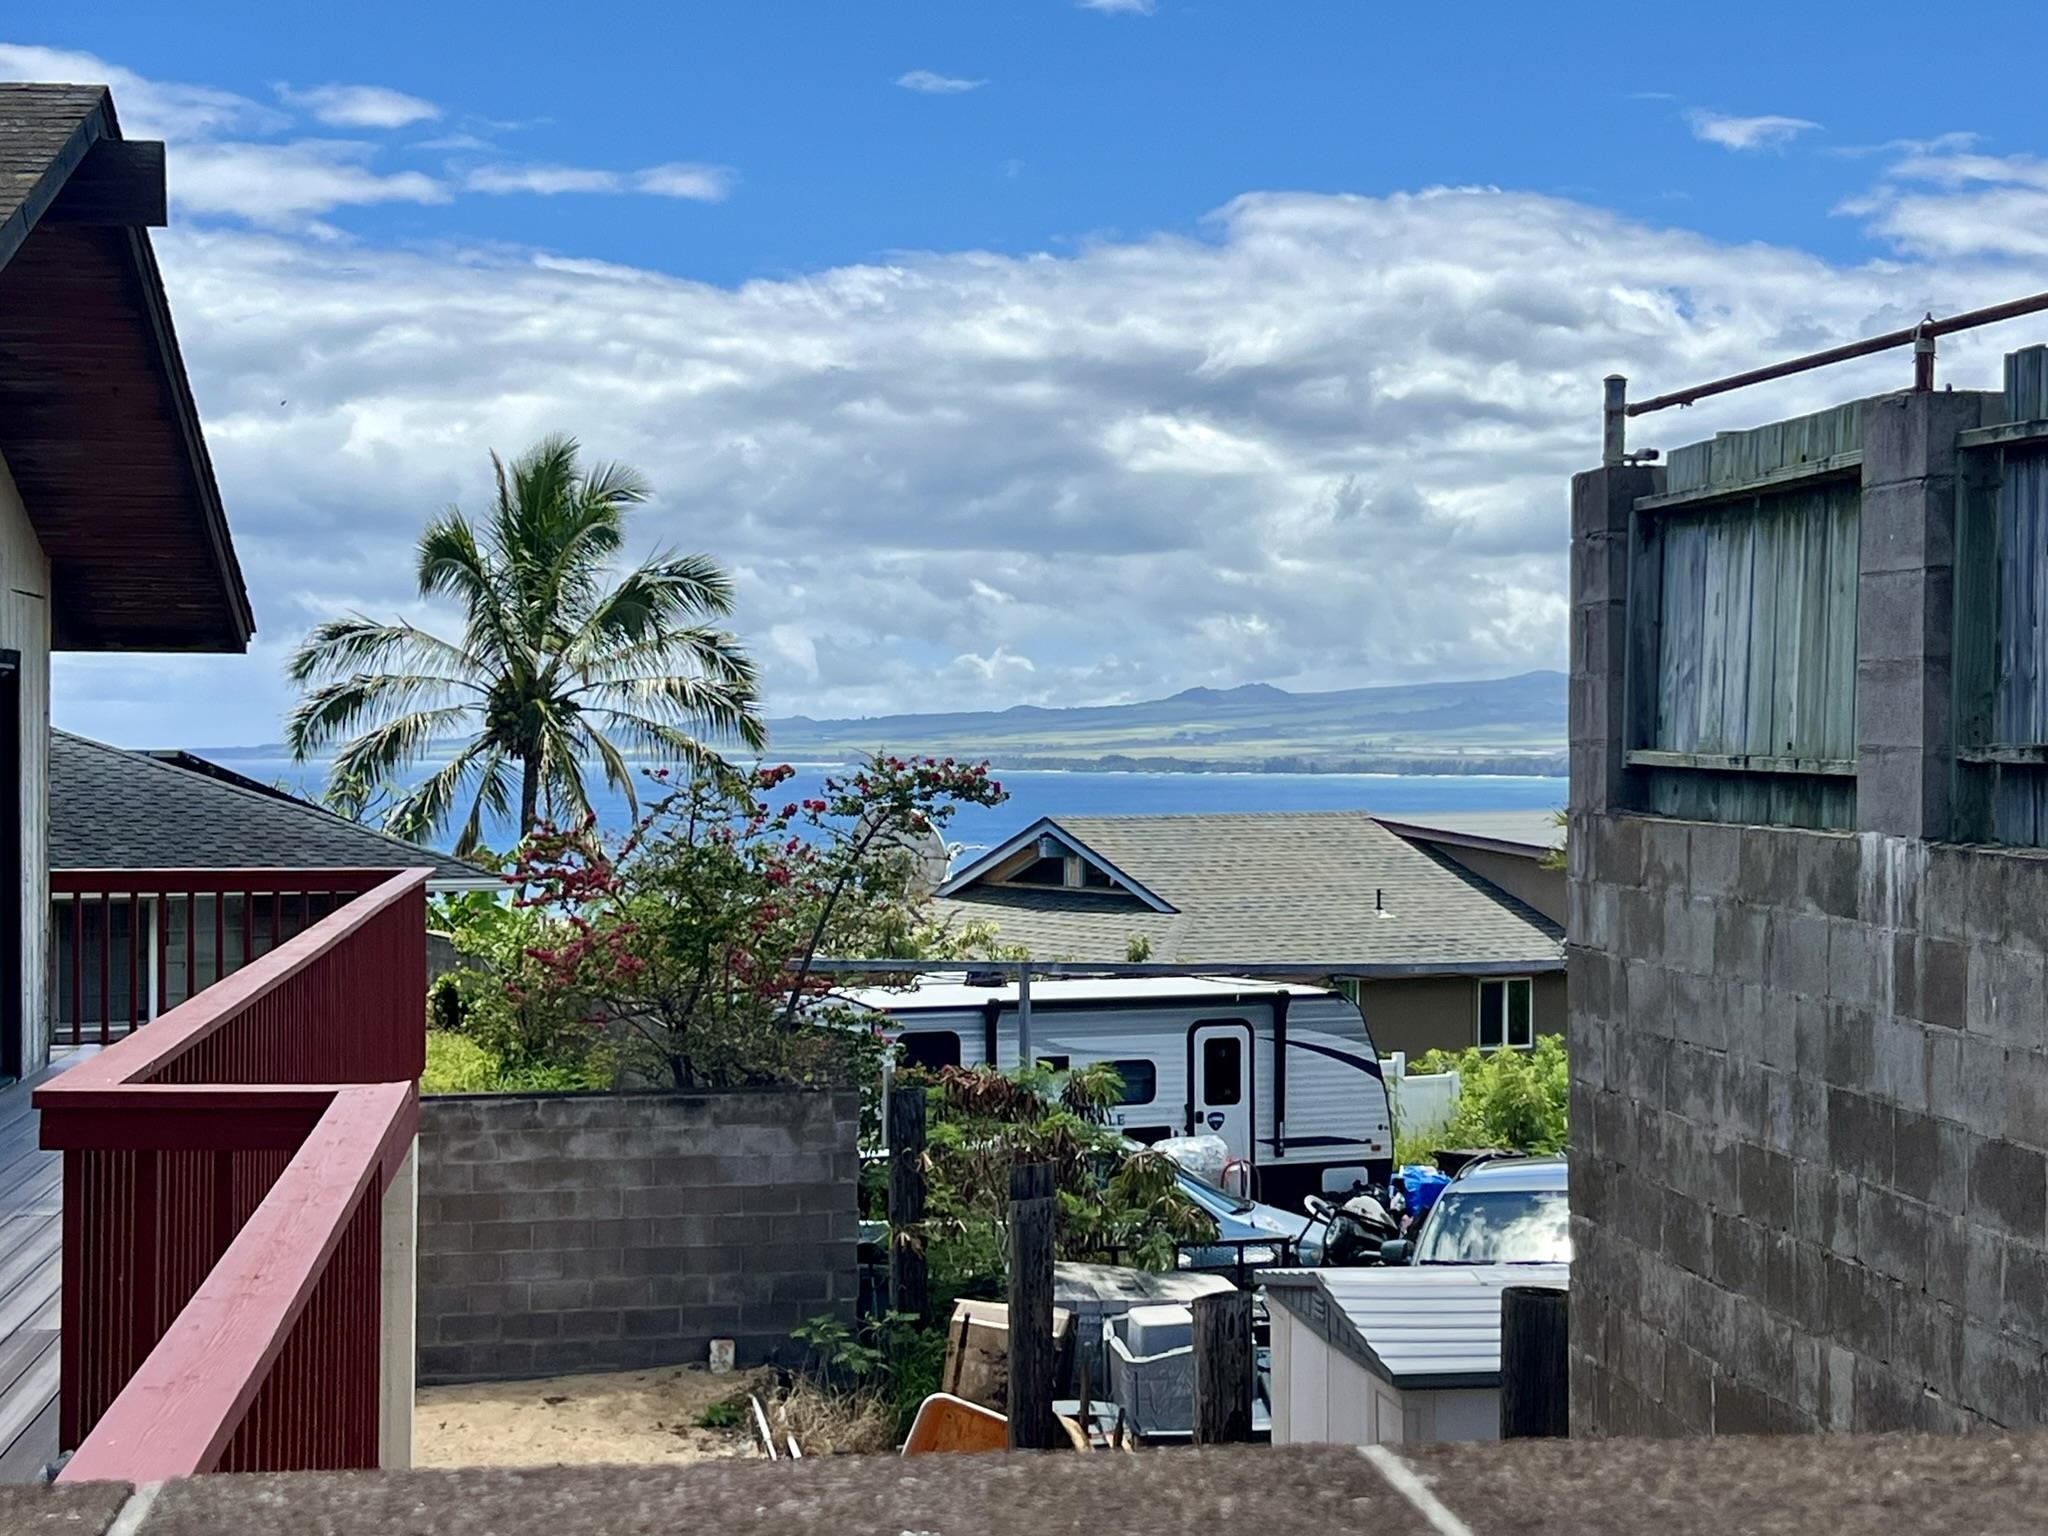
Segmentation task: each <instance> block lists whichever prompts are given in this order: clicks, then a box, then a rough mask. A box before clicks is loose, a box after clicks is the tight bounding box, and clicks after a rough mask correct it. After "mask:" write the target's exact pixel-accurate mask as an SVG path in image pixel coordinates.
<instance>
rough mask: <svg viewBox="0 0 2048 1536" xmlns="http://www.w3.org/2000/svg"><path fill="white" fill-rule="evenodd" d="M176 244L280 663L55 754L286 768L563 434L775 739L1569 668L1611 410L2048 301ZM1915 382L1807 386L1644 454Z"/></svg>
mask: <svg viewBox="0 0 2048 1536" xmlns="http://www.w3.org/2000/svg"><path fill="white" fill-rule="evenodd" d="M1927 190H1928V191H1930V192H1938V191H1939V190H1940V189H1939V188H1938V187H1937V186H1935V185H1934V184H1932V183H1930V184H1928V186H1927ZM1972 190H1979V191H1981V190H2000V189H1998V188H1985V187H1983V186H1981V185H1978V186H1973V187H1966V188H1965V189H1964V191H1963V192H1961V193H1958V194H1955V195H1956V196H1959V197H1964V196H1968V195H1969V194H1970V192H1971V191H1972ZM2016 190H2026V189H2024V188H2020V189H2016ZM2035 227H2039V228H2048V220H2042V221H2037V224H2036V226H2035ZM159 248H160V250H161V252H162V258H163V263H164V266H165V271H166V279H167V282H168V284H169V288H170V293H171V297H172V303H173V306H174V308H175V311H176V314H177V319H178V325H179V333H180V336H181V339H182V340H183V343H184V350H185V354H186V358H187V361H188V363H189V365H190V367H191V370H192V374H193V380H194V388H195V391H196V393H197V396H198V399H199V401H200V405H201V408H202V410H203V412H204V414H205V418H206V423H207V430H208V439H209V443H210V445H211V447H212V451H213V456H214V460H215V463H216V465H217V466H218V468H219V472H220V475H221V480H222V486H223V491H224V494H225V497H226V501H227V506H228V509H229V515H230V517H231V519H232V522H233V525H234V529H235V536H236V543H237V547H238V548H239V550H240V552H241V556H242V560H243V563H244V566H245V569H246V570H247V572H248V575H249V579H250V583H251V589H252V594H253V597H254V600H255V603H256V607H257V613H258V619H259V622H260V624H261V626H262V630H261V636H260V642H259V653H258V655H257V656H256V657H255V658H253V659H251V660H220V661H209V662H202V661H181V662H179V663H177V664H176V667H175V668H171V669H168V670H165V671H164V672H163V673H162V677H163V678H164V679H165V681H164V682H163V683H162V685H161V687H158V688H155V689H153V690H149V691H138V690H136V689H135V688H134V687H133V680H134V676H135V674H134V672H133V669H132V667H131V666H129V665H128V664H126V663H122V664H120V665H119V666H112V665H109V666H105V667H102V666H101V664H100V663H98V662H96V661H93V660H92V659H90V658H79V659H75V660H67V661H66V663H65V671H64V674H63V678H62V681H61V683H60V689H59V698H60V714H61V715H62V717H63V718H64V720H65V721H66V723H67V724H70V725H73V726H76V727H78V728H82V729H87V730H97V731H99V732H101V733H102V734H107V735H112V736H115V737H116V738H118V739H124V740H130V741H140V740H147V739H153V738H162V739H164V740H174V739H181V738H183V739H189V738H191V736H192V732H193V729H194V728H193V726H192V724H191V721H192V719H193V713H192V701H193V700H194V699H196V698H198V697H200V696H201V695H202V693H203V694H204V695H205V696H206V697H207V698H208V699H209V700H210V701H217V702H210V703H209V705H208V713H207V715H206V717H205V718H206V729H207V731H208V733H209V734H212V735H215V736H217V737H218V738H220V739H225V740H245V741H254V740H262V739H266V738H271V737H274V736H275V734H276V731H277V722H278V720H279V718H280V717H281V714H282V712H283V710H284V708H285V705H286V703H287V700H288V690H287V688H286V685H285V684H284V682H283V681H282V677H281V671H280V668H281V663H282V658H283V656H284V654H285V652H286V651H287V649H288V648H289V645H290V644H291V642H292V641H293V640H295V639H296V638H297V637H298V636H299V635H300V634H302V633H303V632H304V630H305V628H306V627H307V626H308V625H309V624H310V623H312V622H313V621H315V620H316V619H318V618H320V617H323V616H325V615H327V614H329V613H332V612H335V611H339V610H344V609H348V608H363V609H366V610H367V611H370V612H396V611H413V610H414V609H415V608H416V607H417V602H416V599H415V598H413V597H412V595H411V593H410V591H409V585H408V581H407V577H406V571H407V570H408V568H409V562H408V560H407V549H408V546H409V544H410V542H411V541H412V539H413V538H414V537H415V536H416V535H417V533H418V530H419V527H420V525H421V522H422V520H423V519H424V518H425V517H426V516H427V515H428V514H429V513H431V512H432V511H433V510H434V509H436V508H438V507H441V506H444V505H446V504H448V503H450V502H455V503H458V504H465V505H466V504H472V503H478V502H480V501H481V500H482V499H483V498H484V497H485V495H486V491H487V483H488V470H487V467H486V466H487V460H486V457H485V454H486V451H487V450H488V449H490V448H492V447H497V448H500V449H510V450H516V449H517V448H519V447H521V446H523V445H524V444H526V443H528V442H530V441H532V440H533V439H534V438H535V437H537V436H539V435H540V434H542V433H544V432H547V431H550V430H554V429H565V430H570V431H574V432H577V433H579V434H580V435H581V436H582V437H583V439H584V440H585V442H586V443H587V444H588V446H589V449H590V451H591V452H592V453H593V454H595V455H601V456H604V457H616V458H620V459H624V460H625V461H627V462H629V463H633V464H637V465H639V466H640V467H641V468H643V469H644V470H645V471H646V472H647V473H648V475H649V476H650V477H651V479H652V480H653V483H654V485H655V487H656V489H657V492H658V498H657V500H656V502H655V503H654V504H652V505H651V506H650V507H649V508H648V509H646V511H645V512H644V513H643V514H642V515H641V516H640V518H639V520H638V522H637V525H636V528H635V530H634V535H633V538H632V544H633V548H634V551H635V552H636V553H638V552H640V551H642V550H645V549H649V548H652V547H655V546H657V545H667V546H671V547H676V548H684V549H699V548H701V549H705V550H708V551H710V552H712V553H713V554H715V555H716V556H718V557H719V558H720V559H721V560H723V561H725V562H726V563H728V564H729V565H730V566H731V567H732V569H733V570H734V572H735V574H736V577H737V580H738V582H739V587H740V602H741V608H740V613H739V615H738V620H737V622H738V624H739V627H740V629H741V632H742V634H743V635H744V636H746V637H747V638H748V639H749V641H750V642H751V643H752V645H753V648H754V650H755V652H756V654H757V655H758V657H759V659H760V661H761V664H762V667H763V670H764V675H765V677H766V680H767V686H768V689H769V695H770V703H771V706H772V707H773V709H774V710H775V711H776V712H778V713H780V712H797V711H801V712H804V713H809V714H814V715H819V714H858V713H879V712H883V711H888V710H896V709H904V708H944V707H965V706H974V705H991V706H1006V705H1009V704H1014V703H1020V702H1033V703H1053V702H1069V703H1072V702H1086V701H1097V700H1103V699H1110V698H1128V697H1134V696H1144V695H1155V694H1158V693H1165V692H1171V691H1173V690H1174V689H1176V688H1179V687H1183V686H1186V685H1189V684H1195V683H1207V684H1214V685H1227V684H1232V683H1238V682H1245V681H1250V680H1255V679H1263V680H1267V681H1272V682H1277V683H1280V684H1282V685H1283V686H1289V687H1341V686H1349V685H1356V684H1360V683H1365V682H1371V681H1401V680H1414V679H1419V678H1425V677H1431V676H1437V677H1441V676H1456V675H1467V676H1469V675H1479V674H1488V673H1492V674H1500V673H1506V672H1511V671H1516V670H1521V669H1524V668H1528V667H1533V666H1554V665H1558V664H1560V663H1561V662H1562V661H1563V659H1564V653H1565V627H1564V624H1563V622H1562V606H1561V605H1562V600H1563V599H1562V594H1563V593H1564V589H1565V565H1566V561H1565V551H1564V545H1563V538H1562V534H1561V531H1560V529H1561V522H1560V519H1561V516H1562V510H1561V509H1562V505H1563V497H1564V494H1565V485H1566V481H1567V478H1568V476H1569V475H1570V474H1571V473H1572V472H1573V471H1574V470H1577V469H1581V468H1584V467H1585V466H1586V465H1587V464H1588V463H1589V462H1591V460H1592V459H1593V457H1594V456H1595V454H1596V453H1597V446H1598V445H1597V442H1596V440H1595V437H1596V434H1595V432H1594V430H1593V425H1594V423H1595V422H1596V421H1597V412H1596V410H1595V401H1596V400H1597V397H1598V393H1599V387H1600V386H1599V380H1600V377H1601V375H1603V374H1604V373H1606V372H1608V371H1610V370H1619V371H1620V372H1623V373H1626V374H1628V375H1630V377H1631V379H1632V380H1633V387H1634V389H1635V391H1636V392H1637V393H1638V394H1639V395H1641V394H1647V393H1651V392H1655V391H1657V390H1660V389H1669V388H1676V387H1678V386H1680V385H1683V384H1686V383H1690V382H1695V381H1698V380H1701V379H1706V378H1712V377H1715V376H1717V375H1720V374H1723V373H1729V372H1734V371H1736V370H1738V369H1740V368H1744V367H1750V366H1754V365H1756V364H1757V363H1760V362H1764V361H1768V360H1770V359H1771V358H1774V357H1779V356H1787V355H1791V354H1794V353H1797V352H1801V351H1805V350H1808V349H1810V348H1813V347H1817V346H1821V345H1825V344H1827V343H1828V342H1831V341H1841V340H1847V339H1851V338H1854V337H1856V336H1861V335H1866V334H1870V333H1872V332H1874V331H1878V330H1884V329H1888V328H1891V327H1894V326H1899V325H1904V324H1907V323H1910V321H1912V320H1913V319H1917V318H1918V317H1919V315H1920V314H1921V313H1922V312H1923V311H1924V310H1926V309H1929V308H1932V309H1934V310H1935V311H1936V312H1937V313H1945V312H1951V311H1953V310H1955V309H1959V308H1964V307H1968V306H1969V305H1972V304H1977V303H1984V302H1989V301H1991V300H1993V299H1996V298H2000V297H2005V296H2008V295H2010V294H2011V293H2015V292H2023V291H2027V289H2028V288H2030V287H2048V281H2044V280H2043V279H2044V278H2048V256H2043V257H2041V258H2038V259H2031V260H2032V265H2031V266H2016V265H2014V264H2013V263H2011V262H2005V261H1981V260H1979V261H1965V262H1955V263H1950V262H1946V261H1945V262H1944V263H1943V265H1942V266H1941V267H1940V268H1939V269H1936V268H1932V267H1927V266H1921V265H1918V264H1916V263H1915V262H1913V261H1912V260H1910V259H1907V260H1901V261H1888V262H1878V263H1865V264H1855V265H1840V264H1831V263H1828V262H1825V261H1822V260H1820V259H1818V258H1816V257H1813V256H1810V255H1807V254H1805V253H1802V252H1799V251H1795V250H1788V249H1783V248H1776V247H1771V246H1768V245H1761V244H1752V243H1745V244H1740V245H1730V244H1724V243H1721V242H1718V241H1715V240H1711V239H1708V238H1706V237H1704V236H1700V235H1696V234H1690V233H1687V232H1685V231H1682V230H1673V229H1669V228H1659V227H1655V226H1652V225H1650V224H1646V223H1639V222H1635V221H1631V220H1629V219H1625V218H1622V217H1619V216H1617V215H1615V214H1613V213H1610V212H1606V211H1603V210H1600V209H1597V208H1593V207H1589V206H1587V205H1584V204H1582V203H1577V202H1572V201H1568V200H1564V199H1558V198H1549V197H1541V196H1534V195H1530V194H1525V193H1514V192H1491V191H1434V192H1427V193H1418V194H1412V195H1404V196H1393V197H1385V198H1364V197H1333V196H1319V195H1308V194H1259V195H1252V196H1246V197H1243V198H1240V199H1238V200H1237V201H1235V202H1233V203H1231V204H1230V205H1229V206H1227V207H1225V208H1224V209H1222V210H1220V211H1219V212H1218V213H1217V215H1216V216H1215V217H1214V219H1213V220H1212V221H1211V223H1210V226H1209V227H1208V228H1207V229H1205V230H1204V231H1202V232H1201V234H1200V237H1199V238H1180V237H1173V236H1157V237H1152V238H1147V239H1138V240H1126V241H1121V242H1109V241H1104V242H1101V243H1098V244H1094V245H1091V246H1089V247H1087V248H1085V249H1083V250H1082V251H1080V252H1079V253H1077V254H1074V255H1071V256H1052V255H1046V254H1027V255H1021V256H1016V257H1011V256H1001V255H995V254H990V253H986V252H963V253H958V254H922V255H907V256H904V257H901V258H899V259H897V260H894V261H891V262H887V263H875V264H866V265H857V266H847V267H839V268H831V269H824V270H818V271H812V272H808V273H803V274H799V275H796V276H793V277H790V278H787V279H777V280H770V279H757V280H754V281H750V282H747V283H745V284H744V285H741V286H739V287H736V288H722V287H717V286H713V285H709V284H704V283H698V282H691V281H686V280H683V279H679V278H677V277H675V276H672V275H666V274H663V273H660V272H656V271H651V270H645V269H637V268H633V267H630V266H624V265H621V264H618V263H616V262H612V263H607V262H600V261H591V260H588V259H585V258H582V257H580V256H578V255H576V254H575V253H565V254H564V255H563V256H560V257H552V256H551V257H545V258H532V257H521V256H518V255H516V254H511V253H507V252H505V251H503V250H476V249H463V248H460V247H449V248H439V247H422V248H419V249H408V250H393V249H379V248H376V247H374V246H370V245H365V244H362V243H356V244H352V245H351V246H350V247H349V248H348V250H347V252H346V255H345V257H344V258H341V259H337V257H336V255H335V254H334V253H333V251H332V250H331V249H328V248H325V247H323V246H321V245H319V244H318V243H317V242H316V241H314V240H312V239H309V238H306V237H305V236H303V235H300V234H297V233H293V234H266V233H262V232H253V231H247V230H239V229H232V228H214V229H205V228H200V227H195V226H193V225H190V224H186V223H180V222H174V223H173V226H172V228H171V229H170V230H169V231H166V232H165V233H164V235H163V236H161V237H160V239H159ZM2016 331H2017V332H2018V333H2023V334H2020V335H2019V339H2021V340H2025V339H2032V338H2034V337H2036V336H2038V335H2040V334H2041V333H2042V327H2040V326H2038V325H2035V326H2034V327H2033V328H2032V329H2031V330H2028V328H2027V327H2026V326H2025V325H2022V326H2020V327H2018V328H2016ZM2014 335H2015V328H2008V332H2007V333H2006V334H2005V335H2004V336H1999V335H1992V334H1987V335H1983V336H1973V337H1956V338H1954V339H1953V340H1952V341H1950V342H1947V343H1944V346H1943V358H1942V368H1943V375H1944V377H1945V378H1951V379H1954V380H1955V381H1956V383H1957V384H1958V387H1961V386H1962V385H1963V384H1964V383H1966V382H1992V381H1995V379H1996V376H1997V363H1996V358H1997V355H1998V353H1999V351H2000V350H2001V349H2002V348H2003V347H2006V346H2009V345H2013V344H2016V342H2015V340H2014ZM1906 368H1907V364H1906V362H1905V360H1904V358H1903V357H1891V358H1875V359H1870V360H1866V361H1864V362H1861V363H1858V364H1854V365H1850V366H1845V367H1843V368H1840V369H1835V370H1830V371H1828V372H1826V373H1822V374H1814V375H1807V376H1804V377H1802V378H1799V379H1793V380H1786V381H1784V382H1782V383H1779V384H1777V385H1773V386H1770V387H1768V388H1764V389H1758V390H1754V391H1749V392H1745V393H1744V394H1741V395H1737V396H1733V397H1730V398H1729V399H1726V400H1723V401H1719V402H1709V403H1707V404H1706V405H1703V406H1700V407H1698V408H1695V409H1694V410H1692V411H1688V412H1686V413H1684V415H1683V416H1682V417H1679V416H1676V415H1673V416H1667V417H1652V418H1648V419H1645V420H1641V421H1638V422H1635V423H1633V424H1632V427H1631V431H1632V441H1633V442H1634V443H1635V444H1636V445H1639V446H1647V445H1657V446H1662V447H1665V448H1669V447H1671V446H1674V445H1675V444H1677V443H1680V442H1686V441H1691V440H1694V439H1696V438H1700V437H1705V436H1711V435H1712V433H1713V432H1714V431H1715V430H1716V429H1717V428H1719V427H1724V426H1733V425H1740V424H1748V423H1753V422H1755V421H1758V420H1766V419H1770V418H1773V417H1776V416H1779V415H1784V414H1790V413H1792V412H1795V411H1798V410H1802V409H1812V408H1816V407H1818V406H1820V405H1822V404H1825V403H1827V402H1829V401H1832V400H1837V399H1842V398H1846V397H1849V396H1852V395H1856V394H1861V393H1872V392H1875V391H1876V390H1879V389H1883V388H1889V387H1894V386H1897V385H1900V384H1902V383H1903V382H1904V381H1905V378H1906ZM280 401H289V404H288V405H285V406H281V405H280V404H279V402H280Z"/></svg>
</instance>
